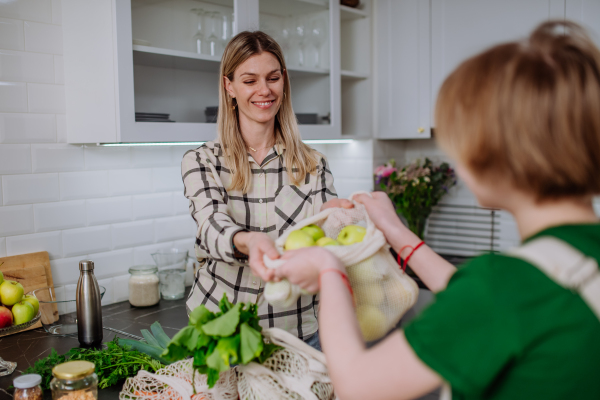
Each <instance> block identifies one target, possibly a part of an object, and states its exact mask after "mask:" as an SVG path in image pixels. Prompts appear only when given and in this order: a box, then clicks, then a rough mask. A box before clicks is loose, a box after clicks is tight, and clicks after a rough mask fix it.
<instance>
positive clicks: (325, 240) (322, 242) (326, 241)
mask: <svg viewBox="0 0 600 400" xmlns="http://www.w3.org/2000/svg"><path fill="white" fill-rule="evenodd" d="M316 245H317V246H319V247H325V246H339V245H340V244H339V243H338V241H337V240H335V239H332V238H330V237H322V238H321V239H319V240H317V243H316Z"/></svg>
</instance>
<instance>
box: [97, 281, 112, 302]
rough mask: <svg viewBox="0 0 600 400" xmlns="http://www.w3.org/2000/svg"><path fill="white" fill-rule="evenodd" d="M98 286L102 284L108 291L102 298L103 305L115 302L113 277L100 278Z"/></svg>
mask: <svg viewBox="0 0 600 400" xmlns="http://www.w3.org/2000/svg"><path fill="white" fill-rule="evenodd" d="M98 286H101V287H103V288H104V289H106V291H105V292H104V295H103V296H102V300H101V301H100V304H102V305H103V306H107V305H109V304H112V303H113V295H114V288H113V280H112V278H108V279H99V280H98Z"/></svg>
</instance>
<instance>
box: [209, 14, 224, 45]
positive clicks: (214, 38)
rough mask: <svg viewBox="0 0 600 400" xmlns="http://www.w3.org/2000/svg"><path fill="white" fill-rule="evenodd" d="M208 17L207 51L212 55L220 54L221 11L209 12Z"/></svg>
mask: <svg viewBox="0 0 600 400" xmlns="http://www.w3.org/2000/svg"><path fill="white" fill-rule="evenodd" d="M206 17H207V19H208V37H207V38H206V45H207V53H208V54H210V55H211V56H218V55H219V54H220V48H221V40H220V39H219V37H220V36H221V35H220V32H219V28H220V25H221V18H222V16H221V13H220V12H218V11H213V12H209V13H207V14H206Z"/></svg>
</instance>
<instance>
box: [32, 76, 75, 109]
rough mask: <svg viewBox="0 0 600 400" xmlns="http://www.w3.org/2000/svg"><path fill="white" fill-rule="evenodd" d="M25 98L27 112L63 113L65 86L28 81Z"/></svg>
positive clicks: (64, 107)
mask: <svg viewBox="0 0 600 400" xmlns="http://www.w3.org/2000/svg"><path fill="white" fill-rule="evenodd" d="M53 75H54V74H53ZM27 98H28V101H29V112H37V113H51V114H64V113H65V110H66V106H65V87H64V86H63V85H48V84H42V83H28V84H27Z"/></svg>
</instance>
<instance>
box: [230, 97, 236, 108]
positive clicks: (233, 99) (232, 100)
mask: <svg viewBox="0 0 600 400" xmlns="http://www.w3.org/2000/svg"><path fill="white" fill-rule="evenodd" d="M234 101H235V104H234V105H233V107H231V109H232V110H235V108H236V107H237V100H236V99H235V97H233V98H232V99H231V102H232V103H233V102H234Z"/></svg>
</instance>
